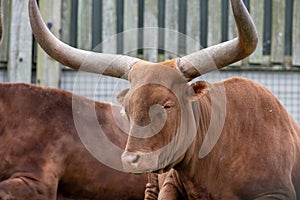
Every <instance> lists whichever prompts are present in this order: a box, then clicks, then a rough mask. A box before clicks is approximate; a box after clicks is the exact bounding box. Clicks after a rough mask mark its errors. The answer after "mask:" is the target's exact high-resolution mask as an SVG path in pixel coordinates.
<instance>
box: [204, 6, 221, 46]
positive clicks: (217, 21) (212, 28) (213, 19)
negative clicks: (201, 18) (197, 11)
mask: <svg viewBox="0 0 300 200" xmlns="http://www.w3.org/2000/svg"><path fill="white" fill-rule="evenodd" d="M221 23H222V0H213V1H212V0H211V1H208V32H207V33H208V34H207V45H208V46H213V45H216V44H219V43H220V42H222V33H221V30H222V25H221Z"/></svg>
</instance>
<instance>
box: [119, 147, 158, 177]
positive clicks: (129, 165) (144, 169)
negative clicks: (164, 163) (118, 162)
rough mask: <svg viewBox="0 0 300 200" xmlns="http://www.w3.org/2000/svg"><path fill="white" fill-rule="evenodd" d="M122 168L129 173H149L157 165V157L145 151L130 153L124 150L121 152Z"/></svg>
mask: <svg viewBox="0 0 300 200" xmlns="http://www.w3.org/2000/svg"><path fill="white" fill-rule="evenodd" d="M121 158H122V163H123V169H124V171H125V172H129V173H136V174H140V173H149V172H152V171H155V170H156V169H157V166H158V158H157V157H156V156H153V155H149V154H147V153H132V152H128V151H125V152H124V153H123V154H122V157H121Z"/></svg>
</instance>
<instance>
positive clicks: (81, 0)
mask: <svg viewBox="0 0 300 200" xmlns="http://www.w3.org/2000/svg"><path fill="white" fill-rule="evenodd" d="M92 4H93V0H78V21H77V23H78V31H77V47H78V48H80V49H84V50H91V49H92Z"/></svg>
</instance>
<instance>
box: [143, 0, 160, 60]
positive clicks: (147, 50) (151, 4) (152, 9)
mask: <svg viewBox="0 0 300 200" xmlns="http://www.w3.org/2000/svg"><path fill="white" fill-rule="evenodd" d="M157 1H158V0H145V9H144V11H145V12H144V59H145V60H148V61H151V62H157V60H158V28H157V27H158V7H157V3H158V2H157Z"/></svg>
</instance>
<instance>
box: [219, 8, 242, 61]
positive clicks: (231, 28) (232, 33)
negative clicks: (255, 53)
mask: <svg viewBox="0 0 300 200" xmlns="http://www.w3.org/2000/svg"><path fill="white" fill-rule="evenodd" d="M220 30H221V29H220ZM235 37H237V29H236V24H235V20H234V17H233V12H232V8H231V5H230V3H229V6H228V39H229V40H231V39H233V38H235ZM246 62H247V60H243V61H238V62H236V63H233V64H231V66H242V63H246Z"/></svg>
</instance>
